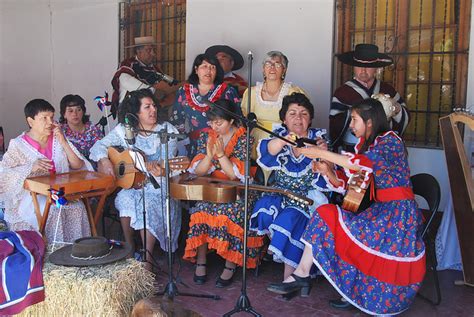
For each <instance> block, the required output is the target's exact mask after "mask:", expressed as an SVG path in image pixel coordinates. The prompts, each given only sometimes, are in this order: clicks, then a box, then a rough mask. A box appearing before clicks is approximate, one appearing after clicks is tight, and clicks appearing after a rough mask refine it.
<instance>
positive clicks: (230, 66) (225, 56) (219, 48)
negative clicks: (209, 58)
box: [206, 45, 247, 98]
mask: <svg viewBox="0 0 474 317" xmlns="http://www.w3.org/2000/svg"><path fill="white" fill-rule="evenodd" d="M206 54H210V55H214V56H216V57H217V59H218V60H219V64H221V67H222V69H223V70H224V82H225V83H226V84H228V85H231V86H233V87H234V88H235V89H236V90H237V91H238V93H239V96H240V98H242V95H243V94H244V92H245V89H247V82H246V81H245V79H243V78H242V77H241V76H239V75H237V74H236V73H234V72H233V70H238V69H241V68H242V66H244V59H243V58H242V55H240V53H239V52H237V51H236V50H235V49H233V48H232V47H230V46H227V45H214V46H211V47H209V48H208V49H207V50H206Z"/></svg>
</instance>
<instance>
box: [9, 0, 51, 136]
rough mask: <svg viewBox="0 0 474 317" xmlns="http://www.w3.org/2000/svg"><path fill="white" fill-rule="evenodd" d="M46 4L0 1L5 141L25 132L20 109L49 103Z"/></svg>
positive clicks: (48, 20)
mask: <svg viewBox="0 0 474 317" xmlns="http://www.w3.org/2000/svg"><path fill="white" fill-rule="evenodd" d="M49 12H50V10H49V6H48V2H47V1H14V0H11V1H9V0H5V1H0V36H1V38H0V125H2V126H3V127H4V133H5V137H6V140H5V142H7V140H9V139H10V138H12V137H15V136H17V135H18V134H19V132H21V131H23V130H24V129H26V122H25V119H24V118H25V116H24V115H23V107H24V106H25V104H26V103H27V102H28V101H29V100H31V99H33V98H44V99H47V100H51V73H52V71H51V36H50V35H51V30H50V23H49V22H50V13H49Z"/></svg>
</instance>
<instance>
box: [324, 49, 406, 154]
mask: <svg viewBox="0 0 474 317" xmlns="http://www.w3.org/2000/svg"><path fill="white" fill-rule="evenodd" d="M378 50H379V48H378V47H377V46H376V45H372V44H357V45H356V47H355V50H354V51H350V52H346V53H342V54H339V55H338V56H337V58H338V59H339V61H341V62H342V63H344V64H346V65H351V66H354V78H353V79H352V80H349V81H347V82H345V83H344V84H343V85H342V86H341V87H339V88H337V89H336V91H335V92H334V95H333V98H332V101H331V110H330V112H329V135H330V138H331V142H332V147H333V150H334V151H335V152H337V151H338V150H339V147H340V146H342V148H343V150H346V151H350V152H353V151H354V145H355V144H356V143H357V138H356V137H355V136H354V135H353V134H352V133H351V132H350V130H349V123H350V121H351V117H350V109H351V107H352V105H354V104H356V103H357V102H359V101H362V100H363V99H366V98H370V97H371V96H372V95H374V94H387V95H390V97H391V98H392V99H393V100H394V101H395V103H394V104H395V111H394V115H393V116H392V117H391V118H390V124H391V127H392V130H394V131H395V132H397V133H398V134H399V135H402V134H403V132H404V131H405V129H406V127H407V125H408V122H409V120H410V117H409V113H408V109H407V107H406V104H405V101H404V100H403V98H402V97H401V96H400V94H399V93H398V92H397V91H396V90H395V88H393V87H392V86H391V85H389V84H387V83H384V82H381V81H380V80H378V79H377V78H376V77H375V75H376V72H377V69H378V68H381V67H385V66H388V65H391V64H392V63H393V59H392V58H391V57H390V56H388V55H386V54H383V53H379V51H378Z"/></svg>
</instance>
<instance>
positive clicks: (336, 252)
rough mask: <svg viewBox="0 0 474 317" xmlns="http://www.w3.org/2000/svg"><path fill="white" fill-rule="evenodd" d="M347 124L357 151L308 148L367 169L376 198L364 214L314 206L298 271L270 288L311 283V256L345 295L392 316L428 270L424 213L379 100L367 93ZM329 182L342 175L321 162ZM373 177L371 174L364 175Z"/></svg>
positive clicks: (349, 301) (287, 289)
mask: <svg viewBox="0 0 474 317" xmlns="http://www.w3.org/2000/svg"><path fill="white" fill-rule="evenodd" d="M351 118H352V121H351V124H350V128H351V129H352V132H353V133H354V134H355V136H356V137H358V138H359V142H358V143H357V145H356V154H351V153H349V154H344V155H341V154H336V153H332V152H328V151H324V150H321V149H318V148H317V147H307V148H305V149H302V152H303V154H304V155H305V156H307V157H312V158H320V159H322V160H325V161H330V162H333V163H335V164H337V165H339V166H342V167H344V168H345V169H346V173H347V174H351V173H354V172H356V171H360V170H365V171H366V172H368V176H370V177H371V178H373V182H372V184H373V186H374V189H375V190H374V192H373V196H374V197H373V198H374V202H373V203H372V205H371V206H370V207H368V208H367V209H365V210H364V211H362V212H360V213H352V212H350V211H346V210H343V209H342V208H340V207H338V206H336V205H332V204H327V205H323V206H321V207H319V208H317V209H316V212H315V213H313V216H312V219H311V220H310V222H309V223H308V225H307V227H306V230H305V232H304V234H303V236H302V238H301V241H302V242H303V243H304V244H305V245H306V247H305V250H304V253H303V257H302V259H301V261H300V263H299V265H298V267H297V268H296V270H295V272H294V274H293V275H292V276H290V277H288V278H287V279H286V280H285V281H284V282H283V283H274V284H270V285H269V287H268V290H270V291H272V292H275V293H278V294H287V293H291V292H295V291H300V290H301V292H302V294H305V295H308V294H309V290H310V288H311V280H310V278H309V270H310V268H311V266H312V264H313V263H314V264H315V265H316V266H317V267H318V269H319V270H320V271H321V272H322V274H323V275H324V276H325V277H326V278H327V280H328V281H329V282H330V283H331V284H332V285H333V287H334V288H335V289H336V290H337V291H338V292H339V293H340V294H341V296H342V297H343V299H342V300H337V301H331V305H332V306H334V307H338V308H347V307H350V305H353V306H355V307H357V308H359V309H360V310H362V311H364V312H366V313H368V314H372V315H385V314H389V315H394V314H398V313H401V312H403V311H404V310H406V309H408V307H409V305H410V304H411V303H412V302H413V300H414V297H415V295H416V293H417V291H418V289H419V287H420V284H421V282H422V280H423V277H424V274H425V248H424V244H423V241H422V239H421V233H420V227H421V224H422V216H421V213H420V211H419V209H418V208H417V205H416V202H415V200H414V194H413V191H412V185H411V182H410V169H409V167H408V161H407V157H406V151H405V147H404V144H403V142H402V140H401V139H400V137H399V136H398V135H397V134H396V133H395V132H393V131H390V130H389V126H388V123H387V121H386V116H385V112H384V110H383V107H382V104H381V103H380V102H379V101H377V100H374V99H365V100H363V101H362V102H361V103H359V104H358V105H356V106H354V107H353V108H352V112H351ZM323 165H324V166H322V167H320V168H321V169H324V171H322V172H325V173H327V175H328V176H329V178H330V179H332V180H331V182H339V183H341V184H342V181H340V180H339V178H338V177H337V176H336V174H335V173H334V171H333V170H332V169H330V168H328V166H329V165H327V164H325V163H323ZM368 178H369V177H367V178H366V180H367V179H368Z"/></svg>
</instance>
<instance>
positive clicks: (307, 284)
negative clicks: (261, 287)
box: [267, 274, 311, 297]
mask: <svg viewBox="0 0 474 317" xmlns="http://www.w3.org/2000/svg"><path fill="white" fill-rule="evenodd" d="M291 276H292V277H293V278H294V279H295V281H294V282H289V283H271V284H270V285H268V287H267V290H269V291H270V292H273V293H277V294H281V295H285V294H289V293H293V292H296V291H300V294H301V296H302V297H307V296H309V293H310V292H311V277H309V276H307V277H300V276H298V275H295V274H291Z"/></svg>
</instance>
